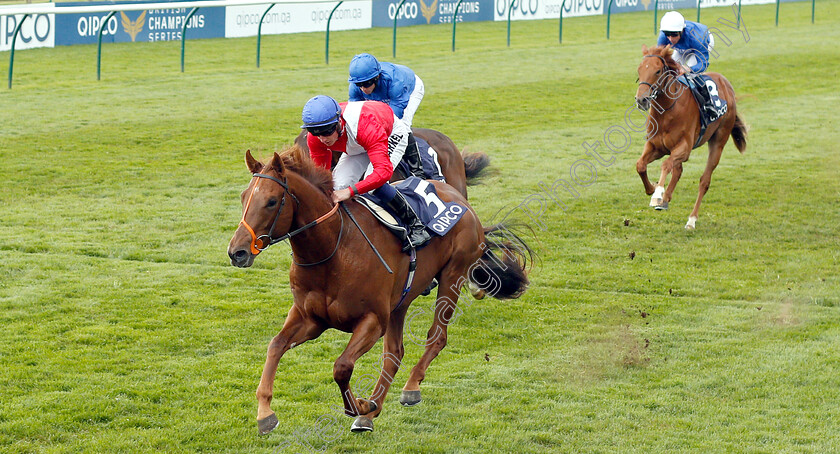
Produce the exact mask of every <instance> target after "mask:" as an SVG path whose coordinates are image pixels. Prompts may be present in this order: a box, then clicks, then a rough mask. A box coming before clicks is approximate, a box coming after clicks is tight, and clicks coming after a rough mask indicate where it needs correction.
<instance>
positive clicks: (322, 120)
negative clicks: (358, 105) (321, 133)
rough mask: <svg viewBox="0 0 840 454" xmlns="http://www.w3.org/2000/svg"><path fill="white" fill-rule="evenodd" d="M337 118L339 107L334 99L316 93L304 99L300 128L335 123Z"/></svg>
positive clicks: (338, 116) (339, 113)
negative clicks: (306, 99)
mask: <svg viewBox="0 0 840 454" xmlns="http://www.w3.org/2000/svg"><path fill="white" fill-rule="evenodd" d="M339 118H341V107H339V105H338V103H337V102H336V100H335V99H332V98H330V97H329V96H325V95H318V96H315V97H313V98H311V99H310V100H309V101H306V105H305V106H303V114H302V115H301V119H302V120H303V126H301V129H304V128H313V127H317V126H326V125H329V124H332V123H337V122H338V119H339Z"/></svg>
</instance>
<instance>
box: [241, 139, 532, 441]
mask: <svg viewBox="0 0 840 454" xmlns="http://www.w3.org/2000/svg"><path fill="white" fill-rule="evenodd" d="M245 162H246V164H247V166H248V170H249V171H250V172H251V173H252V175H253V177H252V179H251V182H250V183H249V184H248V187H247V188H246V189H245V191H243V192H242V195H241V199H242V206H243V212H242V220H241V221H240V224H239V228H238V229H237V230H236V232H235V233H234V235H233V238H232V239H231V240H230V245H229V246H228V255H229V256H230V260H231V264H232V265H233V266H237V267H242V268H245V267H249V266H251V265H252V264H253V262H254V258H255V257H256V256H257V255H258V254H259V253H260V252H261V251H262V250H264V249H265V248H267V247H268V246H269V245H271V244H273V243H276V242H278V241H282V240H283V239H286V238H288V239H289V243H290V244H291V248H292V263H293V264H292V265H291V269H290V271H289V279H290V287H291V290H292V296H293V299H294V302H293V303H292V307H291V308H290V309H289V313H288V315H287V316H286V321H285V322H284V323H283V328H282V329H281V330H280V333H279V334H277V335H276V336H275V337H274V338H273V339H272V340H271V342H270V343H269V345H268V353H267V356H266V360H265V367H264V369H263V372H262V377H261V378H260V384H259V387H258V388H257V392H256V395H257V401H258V403H259V408H258V411H257V422H258V426H259V430H260V432H261V433H268V432H270V431H271V430H273V429H274V428H275V427H277V425H278V424H279V422H278V418H277V416H276V415H275V413H274V412H273V411H272V410H271V408H270V403H271V398H272V395H273V388H274V379H275V374H276V372H277V366H278V364H279V362H280V358H281V357H282V356H283V354H284V353H285V352H286V351H287V350H289V349H290V348H292V347H295V346H298V345H300V344H302V343H304V342H306V341H308V340H310V339H314V338H316V337H318V336H319V335H320V334H321V333H322V332H324V331H325V330H326V329H328V328H335V329H338V330H341V331H345V332H348V333H352V336H351V337H350V341H349V343H348V344H347V347H346V349H345V350H344V352H343V353H342V354H341V356H339V357H338V359H337V360H336V361H335V366H334V368H333V377H334V379H335V382H336V383H337V384H338V388H339V391H340V392H341V397H342V399H343V401H344V412H345V414H347V415H348V416H355V417H356V419H355V421H354V423H353V425H352V427H351V430H353V431H354V432H359V431H369V430H373V421H372V418H374V417H376V416H377V415H379V413H380V412H381V411H382V407H383V402H384V400H385V394H386V393H387V392H388V389H389V387H390V385H391V381H393V379H394V377H395V376H396V374H397V370H398V369H399V366H400V363H401V361H402V358H403V352H404V349H403V326H404V323H405V317H406V312H407V310H408V308H409V305H410V304H411V301H412V300H413V299H414V298H416V297H417V296H418V295H419V294H420V292H421V291H422V290H424V289H425V288H426V287H427V286H428V285H429V284H430V283H431V282H432V279H433V278H437V279H438V282H439V283H440V285H439V287H438V296H437V304H436V306H435V318H434V322H433V323H432V327H431V328H430V329H429V332H428V339H427V342H426V347H425V352H424V353H423V356H422V357H421V358H420V360H419V362H418V363H417V365H416V366H414V368H413V369H412V370H411V375H410V377H409V379H408V382H407V383H406V384H405V387H404V388H403V393H402V397H401V399H400V402H401V403H403V404H404V405H413V404H416V403H418V402H420V383H421V382H422V381H423V379H424V378H425V376H426V369H427V368H428V367H429V364H430V363H431V361H432V360H433V359H434V358H435V357H436V356H437V355H438V353H439V352H440V351H441V349H443V347H444V346H445V345H446V337H447V323H448V321H451V320H453V318H454V317H455V310H456V304H457V301H458V297H459V294H460V290H461V287H462V286H463V285H464V284H466V283H472V284H474V285H478V286H479V287H480V291H477V292H476V293H475V294H474V296H476V297H480V296H479V295H481V296H483V294H484V292H486V293H487V294H490V295H492V296H494V297H496V298H517V297H519V296H520V295H521V294H522V293H523V292H524V291H525V290H526V289H527V286H528V279H527V272H526V270H527V269H528V261H529V260H530V259H532V258H533V257H532V251H531V249H530V248H529V247H528V246H527V245H526V244H525V243H524V242H522V240H521V239H519V237H517V236H516V235H514V234H512V233H510V232H509V231H507V230H506V229H505V227H504V226H503V225H495V226H492V227H486V228H485V227H482V225H481V222H480V221H479V219H478V216H477V215H476V213H475V211H474V210H473V209H472V208H471V207H470V206H469V204H468V203H467V200H466V198H464V197H463V196H462V195H461V194H460V193H459V192H458V191H456V190H455V189H454V188H452V187H451V186H449V185H447V184H445V183H442V182H437V181H435V182H432V181H429V183H430V184H434V186H435V188H436V189H437V194H438V196H439V197H440V199H442V200H443V201H445V202H457V203H458V204H460V205H462V206H463V207H465V209H466V211H467V212H466V213H465V214H464V215H463V217H462V218H461V220H460V221H459V222H458V223H456V224H455V225H454V226H453V227H452V229H451V230H450V231H449V233H447V234H446V236H443V237H439V236H435V235H433V236H434V238H433V239H432V240H431V242H429V243H428V244H427V245H426V246H425V247H423V248H422V249H420V250H418V251H417V262H416V265H417V267H416V272H415V275H414V282H413V284H412V285H411V287H410V288H411V290H410V292H408V293H407V294H406V295H405V296H404V297H403V296H402V293H403V290H404V286H405V284H406V280H407V276H408V273H409V263H410V259H409V256H408V255H406V254H405V253H403V252H402V250H401V242H400V241H399V240H398V239H397V238H396V236H394V235H393V234H392V233H390V232H389V231H388V229H387V228H385V227H384V226H382V225H381V224H380V223H379V221H377V220H376V219H374V217H373V215H372V214H370V212H369V211H368V210H367V209H365V208H364V207H362V206H361V205H360V204H359V203H358V202H356V201H354V200H352V199H351V200H350V201H347V202H342V204H339V205H333V203H332V202H331V199H330V195H331V193H332V186H333V180H332V175H331V173H330V172H329V171H328V170H325V169H322V168H319V167H317V166H315V165H314V164H313V163H312V162H311V161H310V160H309V157H308V153H305V152H304V151H303V150H301V149H300V148H299V147H298V146H296V145H295V146H292V148H291V149H290V150H287V151H286V152H284V153H283V155H278V154H277V153H274V156H273V157H272V158H271V159H269V160H268V161H267V162H266V163H260V162H258V161H256V160H255V159H254V158H253V157H252V156H251V153H250V151H248V152H247V153H246V154H245ZM427 200H428V199H427ZM438 203H439V202H438ZM339 206H341V209H339ZM351 213H352V215H351ZM362 232H364V233H362ZM365 234H366V236H365ZM368 241H369V242H368ZM374 247H375V249H374ZM493 250H498V251H501V252H502V253H503V254H502V258H501V259H499V258H498V257H497V256H496V255H495V254H494V253H493V252H492V251H493ZM376 251H378V252H377V253H376V254H375V252H376ZM377 254H381V258H377ZM380 260H384V262H387V264H388V265H389V266H390V268H391V269H393V272H392V273H390V271H391V270H390V269H387V270H386V266H385V264H384V263H383V262H382V261H380ZM383 335H384V336H385V342H384V353H383V362H384V364H383V365H382V370H381V374H380V376H379V380H378V382H377V384H376V387H375V388H374V390H375V392H374V393H372V395H371V396H370V399H363V398H356V397H355V396H354V393H353V390H351V389H350V377H351V375H352V373H353V368H354V365H355V363H356V360H358V359H359V357H361V356H362V355H363V354H364V353H365V352H367V351H368V350H370V348H371V347H373V345H374V344H375V343H376V341H377V340H378V339H379V338H380V337H382V336H383ZM357 391H358V390H357ZM359 392H364V391H359ZM287 411H288V410H287ZM281 419H283V418H282V417H281Z"/></svg>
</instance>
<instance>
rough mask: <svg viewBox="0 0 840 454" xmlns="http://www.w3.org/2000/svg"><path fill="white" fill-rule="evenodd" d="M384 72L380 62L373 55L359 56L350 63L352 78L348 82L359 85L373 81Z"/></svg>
mask: <svg viewBox="0 0 840 454" xmlns="http://www.w3.org/2000/svg"><path fill="white" fill-rule="evenodd" d="M380 72H382V68H381V67H380V66H379V61H377V60H376V57H374V56H373V55H371V54H358V55H356V56H355V57H353V60H351V61H350V78H349V79H347V82H350V83H354V84H355V83H359V82H365V81H368V80H371V79H373V78H374V77H376V76H378V75H379V73H380Z"/></svg>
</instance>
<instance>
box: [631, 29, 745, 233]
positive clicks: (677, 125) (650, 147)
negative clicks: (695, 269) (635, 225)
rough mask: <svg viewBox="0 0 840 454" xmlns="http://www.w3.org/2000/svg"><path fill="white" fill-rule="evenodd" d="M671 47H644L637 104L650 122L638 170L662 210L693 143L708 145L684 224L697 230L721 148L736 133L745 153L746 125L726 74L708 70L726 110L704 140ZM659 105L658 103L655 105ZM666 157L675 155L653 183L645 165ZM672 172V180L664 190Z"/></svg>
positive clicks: (709, 127)
mask: <svg viewBox="0 0 840 454" xmlns="http://www.w3.org/2000/svg"><path fill="white" fill-rule="evenodd" d="M672 53H673V50H672V49H671V47H670V46H658V47H653V48H650V49H648V48H647V46H644V45H643V46H642V54H643V55H644V57H643V58H642V62H641V63H640V64H639V70H638V71H639V88H638V90H637V91H636V106H637V107H638V108H640V109H642V110H648V109H650V118H649V121H648V124H647V135H646V138H647V142H646V143H645V149H644V151H643V152H642V156H641V157H640V158H639V160H638V161H637V162H636V171H637V172H639V176H640V177H641V178H642V183H644V185H645V192H646V193H647V194H648V195H652V197H651V200H650V206H652V207H654V208H656V209H658V210H664V209H667V208H668V203H669V202H670V201H671V196H672V195H673V193H674V188H675V187H676V186H677V182H678V181H680V175H682V163H683V162H685V161H688V156H689V154H691V150H692V148H693V147H694V145H695V144H697V146H700V145H702V144H703V143H705V142H708V143H709V159H708V161H707V162H706V170H705V171H704V172H703V176H702V177H700V189H699V192H698V194H697V201H696V202H695V203H694V209H693V210H692V211H691V215H690V216H689V217H688V222H687V223H686V224H685V228H686V229H689V230H691V229H694V227H695V223H696V222H697V214H698V212H699V211H700V202H701V201H702V200H703V196H704V195H705V194H706V191H708V190H709V184H710V183H711V181H712V172H714V170H715V167H717V165H718V162H720V155H721V153H722V152H723V147H724V145H726V142H727V141H728V140H729V136H730V135H731V136H732V140H733V141H734V142H735V146H736V147H737V148H738V151H740V152H741V153H743V152H744V150H746V148H747V127H746V125H745V124H744V121H743V120H742V119H741V117H740V116H739V115H738V112H737V110H736V109H735V90H733V89H732V85H731V84H730V83H729V81H728V80H726V78H725V77H723V76H722V75H720V74H718V73H706V74H707V75H708V76H710V77H711V78H712V79H713V80H714V81H715V83H716V84H717V88H718V93H716V94H717V96H718V97H720V98H721V99H723V100H725V101H726V103H727V105H728V110H727V111H726V113H725V114H723V115H721V116H720V118H718V119H717V120H715V121H714V122H712V123H711V124H709V126H708V127H707V129H706V132H705V134H704V135H703V137H702V138H700V137H699V136H700V111H699V108H698V106H697V102H696V101H695V100H694V96H693V95H692V94H691V90H689V89H688V88H687V87H685V86H684V85H682V84H680V83H679V82H678V81H677V80H676V77H677V74H679V73H678V71H679V66H678V65H677V63H676V62H675V61H674V60H673V58H671V54H672ZM653 104H655V105H653ZM665 155H671V156H670V157H669V158H668V159H666V160H665V161H663V162H662V174H661V175H660V176H659V182H658V183H657V184H656V187H654V186H653V185H652V184H651V183H650V180H648V176H647V166H648V164H650V163H651V162H653V161H655V160H657V159H659V158H661V157H662V156H665ZM668 174H671V182H670V183H669V184H668V189H667V190H666V189H664V187H665V182H666V181H667V178H668Z"/></svg>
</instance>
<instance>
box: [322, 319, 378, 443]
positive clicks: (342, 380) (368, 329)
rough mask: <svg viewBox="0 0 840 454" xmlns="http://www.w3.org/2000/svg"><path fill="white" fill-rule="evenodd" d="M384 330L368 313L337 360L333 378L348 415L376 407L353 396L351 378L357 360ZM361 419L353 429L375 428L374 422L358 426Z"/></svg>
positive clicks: (364, 413) (361, 412)
mask: <svg viewBox="0 0 840 454" xmlns="http://www.w3.org/2000/svg"><path fill="white" fill-rule="evenodd" d="M382 331H383V327H382V323H381V322H380V321H379V318H378V317H377V316H376V314H373V313H368V314H367V315H366V316H365V317H364V318H362V319H361V321H359V323H358V324H357V325H356V328H355V329H354V330H353V335H352V336H350V342H348V343H347V348H345V349H344V352H342V353H341V356H339V357H338V359H336V360H335V365H334V366H333V378H334V379H335V382H336V384H338V389H339V391H341V398H342V400H343V401H344V414H346V415H347V416H362V415H367V414H369V413H371V412H372V411H373V410H375V409H376V408H375V406H374V405H375V404H373V403H372V402H371V401H368V400H364V399H356V398H355V396H353V391H352V390H351V389H350V378H351V377H352V376H353V369H354V368H355V367H356V361H357V360H358V359H359V358H360V357H361V356H362V355H364V354H365V353H367V351H368V350H370V349H371V347H373V345H374V344H375V343H376V341H377V340H378V339H379V338H380V337H381V336H382ZM360 419H361V418H356V422H354V423H353V427H352V428H351V430H353V431H354V432H356V431H368V430H373V424H372V423H370V425H369V426H367V424H366V425H365V426H361V427H357V424H358V423H359V422H360ZM368 422H369V418H368Z"/></svg>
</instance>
